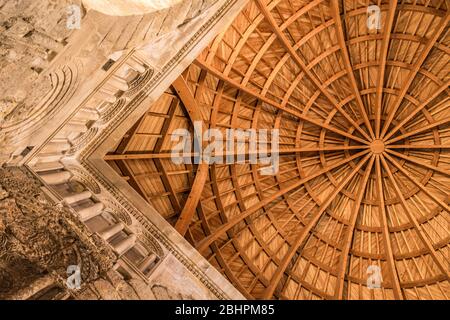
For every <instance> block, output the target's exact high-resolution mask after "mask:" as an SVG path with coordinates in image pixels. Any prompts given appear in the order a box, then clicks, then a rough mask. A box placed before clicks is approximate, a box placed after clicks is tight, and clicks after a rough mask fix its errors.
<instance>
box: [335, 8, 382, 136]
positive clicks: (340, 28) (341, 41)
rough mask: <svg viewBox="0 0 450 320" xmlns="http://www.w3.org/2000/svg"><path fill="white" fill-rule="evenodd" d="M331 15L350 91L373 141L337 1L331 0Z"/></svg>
mask: <svg viewBox="0 0 450 320" xmlns="http://www.w3.org/2000/svg"><path fill="white" fill-rule="evenodd" d="M331 14H332V16H333V18H334V21H335V25H336V29H337V30H336V34H337V39H338V43H339V46H340V48H341V51H342V56H343V58H344V64H345V69H346V70H347V74H348V76H349V78H350V83H351V85H352V89H353V92H354V94H355V99H356V102H357V105H358V107H359V112H360V114H361V115H362V117H363V119H364V123H365V124H366V127H367V128H368V129H369V134H370V136H371V137H372V139H375V135H374V132H373V130H372V125H371V124H370V121H369V117H368V116H367V112H366V108H365V107H364V103H363V101H362V99H361V93H360V92H359V88H358V84H357V83H356V79H355V75H354V73H353V67H352V64H351V61H350V57H349V54H348V49H347V44H346V40H345V32H344V28H343V26H342V21H341V15H340V12H339V3H338V0H331Z"/></svg>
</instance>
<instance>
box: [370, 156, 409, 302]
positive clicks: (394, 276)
mask: <svg viewBox="0 0 450 320" xmlns="http://www.w3.org/2000/svg"><path fill="white" fill-rule="evenodd" d="M375 167H376V168H375V170H376V177H377V178H376V184H377V188H378V199H379V203H378V207H379V213H380V220H381V225H382V228H383V232H382V234H383V245H384V248H385V250H386V261H387V263H388V266H389V273H390V275H391V281H392V288H393V290H394V297H395V299H397V300H401V299H403V294H402V289H401V286H400V280H399V278H398V272H397V268H396V266H395V260H394V253H393V251H392V243H391V239H390V232H389V224H388V219H387V212H386V204H385V201H384V190H383V174H382V171H381V162H380V156H379V155H377V161H376V164H375Z"/></svg>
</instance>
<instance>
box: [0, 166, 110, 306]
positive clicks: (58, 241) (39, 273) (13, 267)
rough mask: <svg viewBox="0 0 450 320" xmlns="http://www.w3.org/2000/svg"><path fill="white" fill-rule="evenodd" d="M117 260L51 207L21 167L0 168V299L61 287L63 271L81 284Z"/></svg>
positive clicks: (98, 240)
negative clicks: (75, 272)
mask: <svg viewBox="0 0 450 320" xmlns="http://www.w3.org/2000/svg"><path fill="white" fill-rule="evenodd" d="M116 260H117V258H116V256H115V255H114V254H113V252H112V251H111V250H110V249H109V248H108V246H106V245H105V243H104V241H103V240H102V239H101V238H100V237H98V236H97V235H95V234H90V233H89V231H88V230H87V229H86V227H85V226H84V225H83V224H82V223H81V222H79V219H78V218H77V217H76V216H75V215H74V214H73V212H71V211H70V210H68V208H66V207H64V206H62V205H58V204H55V203H53V202H52V201H51V199H49V197H48V196H47V195H46V194H45V193H44V191H43V190H42V184H41V183H40V182H39V180H37V179H36V178H34V176H33V175H32V174H31V173H30V172H29V171H28V170H27V169H25V168H3V169H0V299H23V298H29V297H30V296H32V295H34V294H36V293H37V291H39V290H40V289H43V288H40V287H39V283H40V281H39V280H40V279H47V280H46V281H44V282H45V283H46V285H49V284H53V283H54V284H57V285H58V286H59V287H61V288H63V289H64V290H65V289H66V288H65V281H66V279H67V268H68V267H69V266H71V265H74V266H80V269H81V278H82V279H83V282H84V283H85V284H88V283H90V282H92V281H94V280H97V279H98V278H99V277H100V276H101V275H103V274H106V272H107V271H108V270H110V269H111V268H112V267H113V265H114V263H115V261H116Z"/></svg>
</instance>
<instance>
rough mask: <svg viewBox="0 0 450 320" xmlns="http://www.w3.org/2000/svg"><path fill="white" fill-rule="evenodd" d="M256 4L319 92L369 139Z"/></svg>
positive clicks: (258, 1)
mask: <svg viewBox="0 0 450 320" xmlns="http://www.w3.org/2000/svg"><path fill="white" fill-rule="evenodd" d="M255 1H256V3H257V4H258V7H259V9H260V10H261V12H262V14H263V15H264V17H265V18H266V20H267V22H268V23H269V25H270V27H271V28H272V30H273V32H274V33H275V34H276V35H277V37H278V39H279V40H280V42H281V44H282V45H283V46H284V47H285V48H286V50H287V51H288V52H289V54H290V55H291V57H292V59H293V60H294V61H295V62H296V63H297V64H298V65H299V67H300V68H301V69H302V70H303V72H304V73H305V74H306V75H307V76H308V78H309V79H310V80H311V81H312V82H313V83H314V85H315V86H316V87H317V88H318V89H319V90H320V92H321V93H322V94H323V95H324V96H325V97H326V98H327V99H328V100H329V101H330V102H331V104H332V105H333V106H334V108H336V109H337V110H338V111H339V112H340V113H341V114H342V115H343V116H344V117H345V118H346V119H347V121H348V122H349V123H351V124H352V125H353V127H354V128H355V129H356V130H357V131H358V132H359V133H361V134H362V135H363V137H365V138H366V139H367V140H369V141H370V140H371V138H370V136H369V135H368V134H367V133H366V132H365V131H364V130H363V129H361V127H360V126H359V125H358V124H357V123H356V122H355V120H354V119H353V118H352V117H351V116H350V115H349V114H348V113H347V112H345V110H344V109H342V107H341V106H339V102H338V101H337V100H336V98H335V97H333V96H332V95H331V94H330V93H329V92H328V91H327V90H326V89H325V87H324V86H323V85H322V84H321V83H320V80H318V79H317V78H316V77H315V76H314V75H313V73H312V72H311V70H309V69H308V68H307V66H306V65H305V63H304V62H303V61H302V59H301V58H300V56H299V55H298V54H297V52H296V50H295V49H294V48H293V47H292V45H291V44H290V43H289V40H288V39H287V38H286V36H285V35H284V34H283V31H282V30H281V29H280V27H279V26H278V25H277V23H276V21H275V19H274V17H273V16H272V14H271V13H270V11H269V10H268V8H267V7H266V6H265V4H264V3H263V2H262V0H255Z"/></svg>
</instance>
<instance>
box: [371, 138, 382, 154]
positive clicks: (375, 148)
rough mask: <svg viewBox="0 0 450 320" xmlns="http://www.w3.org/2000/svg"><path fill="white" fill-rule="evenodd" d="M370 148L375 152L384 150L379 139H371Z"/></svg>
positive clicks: (378, 152)
mask: <svg viewBox="0 0 450 320" xmlns="http://www.w3.org/2000/svg"><path fill="white" fill-rule="evenodd" d="M370 150H371V151H372V152H373V153H375V154H380V153H383V152H384V141H383V140H381V139H376V140H373V141H372V143H371V144H370Z"/></svg>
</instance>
